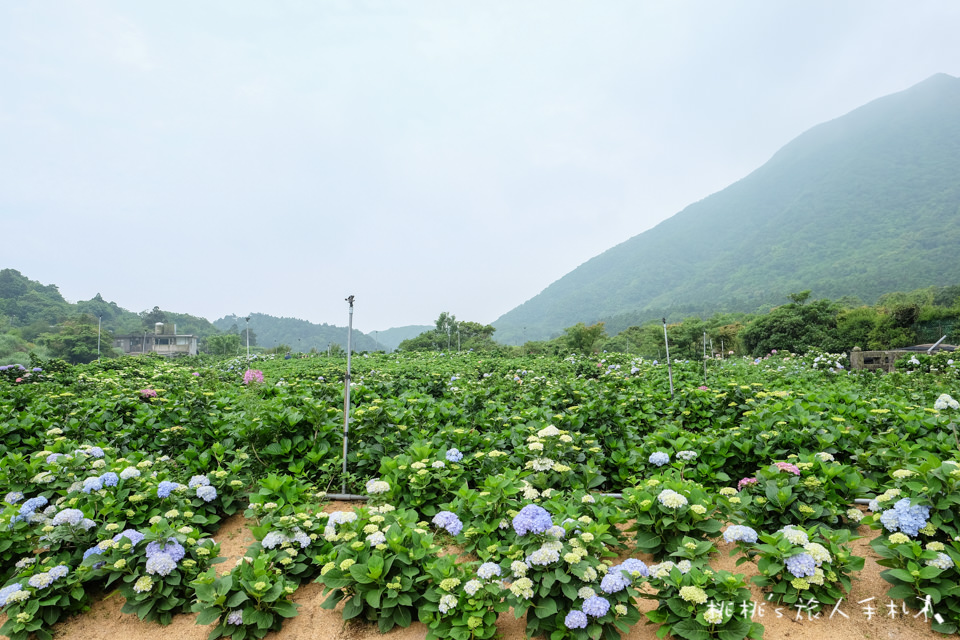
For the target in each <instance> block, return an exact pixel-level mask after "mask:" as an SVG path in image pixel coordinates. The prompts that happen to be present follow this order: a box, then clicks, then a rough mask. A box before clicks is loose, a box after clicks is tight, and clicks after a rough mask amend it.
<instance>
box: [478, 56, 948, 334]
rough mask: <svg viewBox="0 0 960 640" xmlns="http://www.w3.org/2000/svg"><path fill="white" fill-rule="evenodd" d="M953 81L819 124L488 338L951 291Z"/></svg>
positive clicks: (520, 310)
mask: <svg viewBox="0 0 960 640" xmlns="http://www.w3.org/2000/svg"><path fill="white" fill-rule="evenodd" d="M958 257H960V79H957V78H953V77H951V76H948V75H944V74H939V75H936V76H933V77H931V78H929V79H927V80H925V81H924V82H921V83H920V84H918V85H915V86H914V87H911V88H910V89H907V90H906V91H902V92H899V93H896V94H893V95H890V96H886V97H884V98H880V99H878V100H874V101H872V102H870V103H868V104H866V105H864V106H863V107H860V108H859V109H856V110H854V111H852V112H850V113H849V114H847V115H845V116H842V117H840V118H837V119H835V120H832V121H829V122H826V123H823V124H821V125H818V126H816V127H814V128H812V129H810V130H809V131H807V132H805V133H803V134H802V135H800V136H798V137H797V138H796V139H794V140H793V141H791V142H790V143H788V144H787V145H785V146H784V147H783V148H782V149H780V151H778V152H777V153H776V154H775V155H774V156H773V157H772V158H771V159H770V160H769V161H768V162H767V163H766V164H764V165H763V166H762V167H760V168H759V169H757V170H756V171H754V172H753V173H751V174H750V175H748V176H747V177H745V178H743V179H742V180H740V181H738V182H736V183H734V184H732V185H730V186H729V187H727V188H726V189H724V190H722V191H720V192H718V193H715V194H713V195H711V196H709V197H707V198H705V199H703V200H701V201H700V202H697V203H694V204H692V205H690V206H688V207H687V208H685V209H684V210H683V211H681V212H680V213H677V214H676V215H674V216H672V217H671V218H669V219H667V220H665V221H664V222H662V223H660V224H659V225H657V226H656V227H654V228H652V229H650V230H648V231H645V232H644V233H641V234H639V235H637V236H634V237H633V238H631V239H629V240H627V241H626V242H623V243H621V244H619V245H617V246H615V247H613V248H611V249H609V250H607V251H605V252H604V253H602V254H600V255H598V256H596V257H594V258H592V259H591V260H589V261H588V262H586V263H584V264H583V265H581V266H580V267H578V268H577V269H575V270H573V271H571V272H570V273H568V274H567V275H565V276H564V277H562V278H561V279H559V280H557V281H556V282H554V283H553V284H551V285H550V286H549V287H547V288H546V289H544V290H543V291H542V292H541V293H540V294H538V295H537V296H535V297H534V298H532V299H530V300H528V301H527V302H525V303H524V304H522V305H520V306H519V307H517V308H515V309H513V310H511V311H509V312H508V313H506V314H504V315H503V316H501V317H500V318H499V319H498V320H497V321H496V322H494V323H493V324H494V326H495V327H497V334H496V336H497V339H498V340H500V341H503V342H513V341H514V340H515V339H516V337H517V336H519V335H521V332H523V331H524V328H525V329H526V331H525V334H526V337H527V338H528V339H536V338H546V337H550V336H552V335H556V334H557V333H558V332H560V331H561V330H562V329H563V328H565V327H568V326H571V325H573V324H576V323H577V322H586V323H588V324H589V323H592V322H596V321H598V320H606V321H608V323H609V326H610V328H611V329H613V330H619V329H622V328H625V327H626V326H628V324H630V323H633V324H636V323H639V322H644V321H647V320H650V319H653V318H659V317H660V316H661V315H670V314H671V313H674V312H675V313H689V312H704V313H710V312H713V311H732V310H740V311H753V310H756V309H757V308H758V307H759V306H761V305H764V304H781V303H783V302H786V295H787V294H788V293H791V292H794V291H800V290H804V289H812V290H813V292H814V295H815V296H817V297H841V296H844V295H854V296H859V297H860V298H862V299H864V300H865V301H870V300H873V299H875V298H876V297H877V296H879V295H881V294H883V293H886V292H889V291H895V290H909V289H914V288H919V287H924V286H929V285H943V284H949V283H955V282H960V260H958V259H957V258H958Z"/></svg>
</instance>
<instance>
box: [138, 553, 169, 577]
mask: <svg viewBox="0 0 960 640" xmlns="http://www.w3.org/2000/svg"><path fill="white" fill-rule="evenodd" d="M144 568H145V569H146V570H147V573H150V574H153V575H158V576H167V575H170V572H171V571H173V570H174V569H176V568H177V561H176V560H174V559H173V558H171V557H170V556H169V555H167V554H166V553H155V554H153V555H152V556H150V557H148V558H147V564H146V565H145V567H144Z"/></svg>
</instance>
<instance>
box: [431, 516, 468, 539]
mask: <svg viewBox="0 0 960 640" xmlns="http://www.w3.org/2000/svg"><path fill="white" fill-rule="evenodd" d="M433 524H435V525H437V526H438V527H440V528H441V529H445V530H446V531H447V533H449V534H450V535H452V536H455V535H459V533H460V531H461V530H463V523H462V522H460V518H458V517H457V516H456V514H454V513H451V512H450V511H441V512H439V513H438V514H437V515H435V516H433Z"/></svg>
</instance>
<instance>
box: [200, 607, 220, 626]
mask: <svg viewBox="0 0 960 640" xmlns="http://www.w3.org/2000/svg"><path fill="white" fill-rule="evenodd" d="M220 613H221V611H220V609H217V608H216V607H207V608H206V609H203V610H202V611H201V612H200V615H198V616H197V624H199V625H208V624H213V623H214V622H216V620H217V618H219V617H220Z"/></svg>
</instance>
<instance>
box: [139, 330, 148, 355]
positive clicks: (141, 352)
mask: <svg viewBox="0 0 960 640" xmlns="http://www.w3.org/2000/svg"><path fill="white" fill-rule="evenodd" d="M146 352H147V332H146V331H144V332H143V344H142V345H140V355H143V354H145V353H146Z"/></svg>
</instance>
